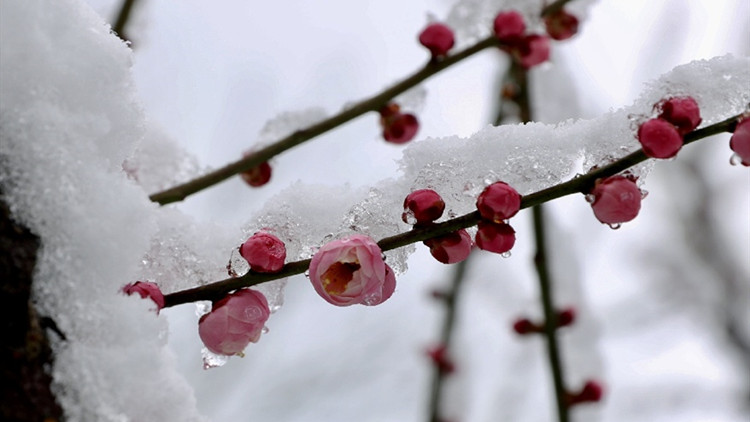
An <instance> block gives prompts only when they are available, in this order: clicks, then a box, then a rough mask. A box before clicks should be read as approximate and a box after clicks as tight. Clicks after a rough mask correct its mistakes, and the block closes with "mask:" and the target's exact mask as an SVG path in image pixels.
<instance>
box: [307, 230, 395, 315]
mask: <svg viewBox="0 0 750 422" xmlns="http://www.w3.org/2000/svg"><path fill="white" fill-rule="evenodd" d="M310 282H312V285H313V288H314V289H315V291H316V292H318V294H319V295H320V296H321V297H322V298H323V299H325V300H326V301H328V302H329V303H331V304H333V305H336V306H350V305H354V304H358V303H361V304H363V305H367V306H373V305H378V304H380V303H383V302H385V301H386V300H387V299H388V298H389V297H391V295H392V294H393V291H394V290H395V289H396V275H395V274H394V273H393V270H392V269H391V268H390V267H389V266H388V265H386V264H385V262H384V261H383V252H382V251H381V250H380V247H379V246H378V244H377V243H375V241H374V240H372V239H371V238H369V237H367V236H363V235H352V236H349V237H345V238H343V239H339V240H334V241H333V242H329V243H327V244H325V245H323V247H321V248H320V250H318V252H317V253H316V254H315V255H314V256H313V257H312V261H311V262H310Z"/></svg>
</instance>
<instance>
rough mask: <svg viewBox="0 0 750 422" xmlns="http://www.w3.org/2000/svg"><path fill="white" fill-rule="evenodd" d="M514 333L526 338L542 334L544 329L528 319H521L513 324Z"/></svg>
mask: <svg viewBox="0 0 750 422" xmlns="http://www.w3.org/2000/svg"><path fill="white" fill-rule="evenodd" d="M513 331H515V332H516V333H518V334H520V335H522V336H524V335H527V334H535V333H541V332H542V331H544V328H542V327H541V326H539V325H537V324H534V323H533V322H531V320H529V319H528V318H519V319H517V320H516V321H515V322H514V323H513Z"/></svg>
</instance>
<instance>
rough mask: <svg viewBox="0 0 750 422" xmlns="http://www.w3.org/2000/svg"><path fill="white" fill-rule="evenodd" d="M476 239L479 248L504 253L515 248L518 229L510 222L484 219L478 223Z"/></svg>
mask: <svg viewBox="0 0 750 422" xmlns="http://www.w3.org/2000/svg"><path fill="white" fill-rule="evenodd" d="M474 239H475V242H476V244H477V246H478V247H479V249H482V250H485V251H490V252H495V253H499V254H502V253H506V252H508V251H509V250H511V249H512V248H513V245H514V244H515V243H516V231H515V230H513V227H511V226H510V224H506V223H494V222H492V221H486V220H482V221H480V222H479V224H478V225H477V235H476V237H475V238H474Z"/></svg>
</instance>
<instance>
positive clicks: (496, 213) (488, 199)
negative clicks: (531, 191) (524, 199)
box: [477, 182, 521, 223]
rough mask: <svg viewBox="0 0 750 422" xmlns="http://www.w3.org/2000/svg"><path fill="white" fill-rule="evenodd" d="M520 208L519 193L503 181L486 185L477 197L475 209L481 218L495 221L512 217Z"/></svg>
mask: <svg viewBox="0 0 750 422" xmlns="http://www.w3.org/2000/svg"><path fill="white" fill-rule="evenodd" d="M520 208H521V195H519V194H518V192H516V190H515V189H513V188H512V187H511V186H510V185H508V184H507V183H505V182H495V183H493V184H491V185H489V186H487V187H486V188H484V191H482V193H481V194H479V198H477V209H478V210H479V213H480V214H481V215H482V218H484V219H485V220H489V221H492V222H495V223H502V222H503V221H505V220H507V219H509V218H511V217H513V216H514V215H516V213H517V212H518V210H519V209H520Z"/></svg>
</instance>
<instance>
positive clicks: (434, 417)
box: [428, 254, 471, 422]
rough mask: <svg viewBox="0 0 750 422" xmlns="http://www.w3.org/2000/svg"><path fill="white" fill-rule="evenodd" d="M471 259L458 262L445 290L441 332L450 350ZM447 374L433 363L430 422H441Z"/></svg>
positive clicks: (442, 339) (442, 342)
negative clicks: (460, 298) (441, 404)
mask: <svg viewBox="0 0 750 422" xmlns="http://www.w3.org/2000/svg"><path fill="white" fill-rule="evenodd" d="M470 259H471V254H470V255H469V257H468V258H466V259H465V260H463V261H461V262H459V263H458V264H456V266H455V268H454V270H455V272H454V273H453V280H451V287H450V290H449V291H447V292H445V297H443V298H442V299H443V301H444V304H445V309H446V313H445V320H443V327H442V329H441V332H440V343H439V344H440V345H441V346H443V347H445V348H446V350H449V349H450V348H449V345H450V344H451V339H452V337H453V327H454V325H455V321H456V307H457V305H456V304H457V303H458V294H459V292H460V290H461V289H460V288H461V286H462V285H463V279H464V275H465V274H466V268H467V264H468V262H469V260H470ZM446 375H448V374H447V373H446V372H445V371H444V370H443V369H442V368H441V367H440V365H433V370H432V382H431V384H430V402H429V408H428V409H429V419H428V420H429V421H430V422H440V421H441V419H440V402H441V400H440V398H441V396H442V391H443V385H444V383H443V381H444V380H445V377H446Z"/></svg>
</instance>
